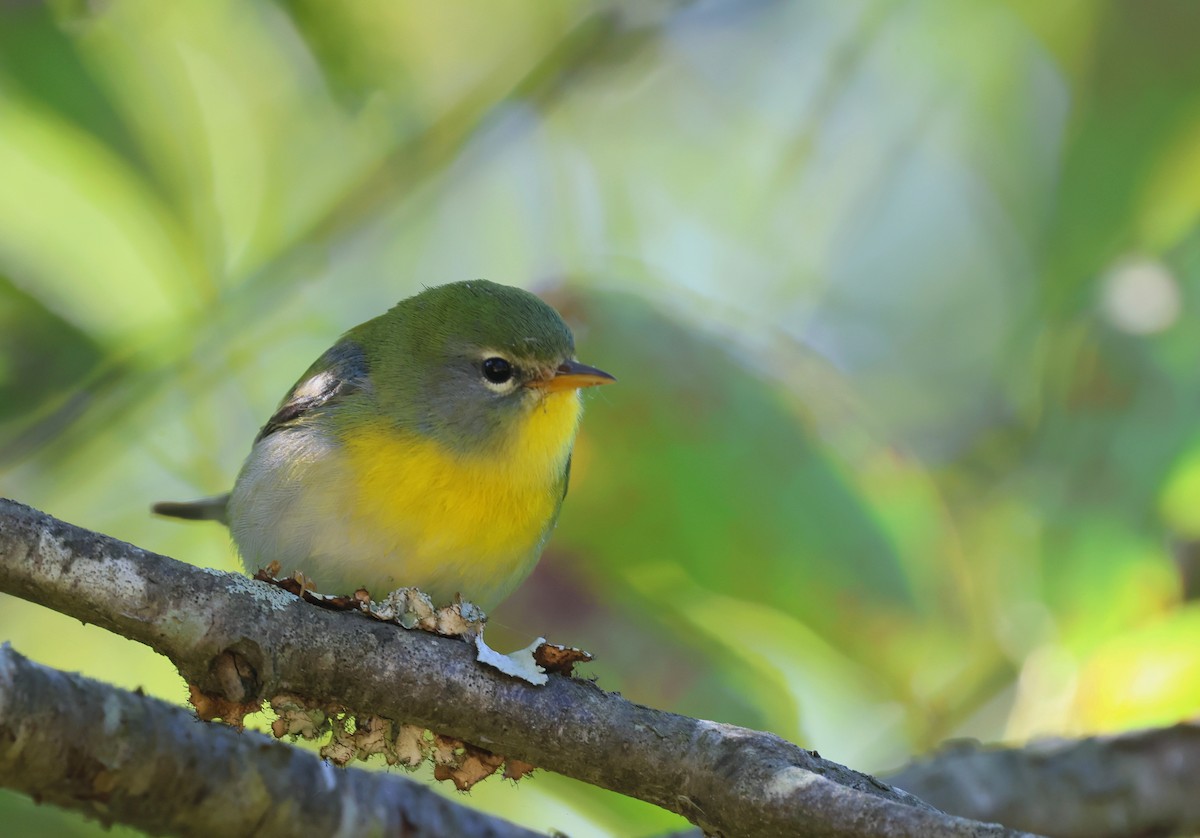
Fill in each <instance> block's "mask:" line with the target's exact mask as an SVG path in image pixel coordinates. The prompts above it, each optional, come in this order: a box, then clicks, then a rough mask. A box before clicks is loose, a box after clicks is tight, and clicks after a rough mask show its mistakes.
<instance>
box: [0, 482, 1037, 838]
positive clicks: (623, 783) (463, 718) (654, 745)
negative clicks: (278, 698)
mask: <svg viewBox="0 0 1200 838" xmlns="http://www.w3.org/2000/svg"><path fill="white" fill-rule="evenodd" d="M0 591H2V592H7V593H11V594H15V595H17V596H20V597H23V598H25V599H28V600H30V601H33V602H37V603H40V604H42V605H44V606H46V607H48V608H53V609H54V610H56V611H60V612H62V613H64V614H68V615H70V616H73V617H76V618H78V619H80V620H84V621H86V622H91V623H95V624H97V625H100V626H103V627H105V628H107V629H109V630H110V631H114V632H116V633H118V634H121V635H123V636H125V637H128V638H130V639H133V640H136V641H138V642H140V643H145V644H146V645H148V646H150V647H151V648H153V649H154V650H156V651H158V652H159V653H161V654H163V655H165V656H167V657H168V658H170V659H171V661H172V662H173V663H174V664H175V666H176V667H178V669H179V671H180V673H181V674H182V675H183V676H184V677H185V678H186V679H187V680H188V681H189V682H190V683H192V684H194V685H196V686H198V687H199V688H200V689H202V690H203V691H205V692H206V693H210V694H213V695H217V696H222V697H223V698H225V699H227V700H228V701H230V702H234V703H246V702H249V703H252V704H253V703H257V702H258V701H260V700H261V699H264V698H270V697H272V696H275V695H277V694H280V693H291V694H296V695H301V696H306V697H308V698H311V699H314V700H318V701H321V702H331V703H334V704H338V705H341V706H344V707H346V708H349V709H352V710H354V711H355V712H356V713H359V714H374V715H378V716H383V717H385V718H389V719H395V720H398V721H401V722H405V723H408V724H415V725H420V726H423V727H427V728H430V729H432V730H434V731H436V732H438V733H440V734H444V735H449V736H453V737H456V738H458V739H463V740H465V741H467V742H470V743H473V744H474V745H477V746H480V747H483V748H486V749H488V750H490V751H493V752H495V753H500V754H505V755H507V756H509V757H514V758H517V759H520V760H524V761H526V762H530V763H533V764H534V765H537V766H539V767H542V768H547V769H551V770H553V771H557V772H559V773H561V774H565V775H567V776H571V777H575V778H577V779H580V780H584V781H586V782H589V783H593V784H595V785H598V786H601V787H603V788H607V789H611V790H613V791H616V792H619V793H621V794H625V795H629V796H631V797H636V798H640V799H642V800H646V801H649V802H650V803H653V804H656V805H658V806H661V807H663V808H664V809H668V810H670V811H672V812H678V813H680V814H682V815H683V816H685V817H686V818H688V819H689V820H691V821H692V822H693V823H695V824H697V825H698V826H700V827H701V828H702V829H704V830H705V831H707V832H709V833H711V834H716V835H729V836H733V835H746V836H759V835H761V836H767V835H790V836H795V835H809V836H818V837H822V838H823V837H824V836H831V837H833V836H844V837H845V838H850V837H851V836H854V837H855V838H856V837H857V836H867V835H870V836H884V837H885V838H886V836H926V837H927V838H938V836H1001V835H1014V834H1016V833H1013V832H1011V831H1009V830H1006V829H1004V828H1003V827H1000V826H997V825H994V824H982V823H978V822H973V821H968V820H965V819H961V818H957V817H952V816H948V815H945V814H943V813H942V812H939V811H938V810H936V809H934V808H933V807H931V806H929V805H928V804H926V803H924V802H922V801H921V800H919V799H918V798H916V797H914V796H913V795H911V794H908V793H907V792H903V791H899V790H897V789H894V788H892V787H890V786H888V785H886V784H884V783H882V782H880V781H879V780H876V779H874V778H872V777H868V776H866V775H864V774H861V773H859V772H856V771H852V770H851V769H849V768H846V767H844V766H841V765H838V764H837V763H834V762H830V761H829V760H825V759H822V758H820V757H819V756H818V755H817V754H815V753H814V752H810V751H806V750H804V749H802V748H799V747H797V746H795V745H793V744H791V743H789V742H786V741H784V740H783V739H780V738H779V737H777V736H774V735H772V734H768V733H761V732H757V731H752V730H746V729H744V728H738V727H734V726H731V725H724V724H718V723H715V722H708V721H701V720H697V719H691V718H687V717H684V716H679V715H676V714H673V713H666V712H662V711H659V710H653V709H650V708H647V707H642V706H639V705H636V704H633V703H631V702H629V701H626V700H624V699H623V698H621V697H620V696H618V695H615V694H613V693H607V692H605V691H603V690H601V689H600V688H598V687H597V686H595V685H594V684H592V683H589V682H587V681H580V680H577V679H573V678H568V677H563V676H559V675H553V676H551V678H550V681H549V683H548V684H546V685H545V686H539V687H535V686H532V685H530V684H527V683H524V682H521V681H516V680H513V679H511V678H509V677H507V676H504V675H501V674H499V673H497V672H494V671H492V670H489V669H486V668H484V667H482V666H481V665H479V664H478V663H477V662H476V661H475V659H474V654H473V649H472V647H471V646H469V645H467V644H465V643H462V642H460V641H457V640H452V639H448V638H444V637H437V636H434V635H430V634H427V633H424V632H417V631H406V630H403V629H400V628H399V627H397V626H394V625H390V624H385V623H380V622H377V621H374V620H371V619H369V618H367V617H365V616H363V615H360V614H357V613H344V612H333V611H327V610H323V609H320V608H315V607H313V606H312V605H310V604H308V603H305V602H303V601H302V600H300V599H297V598H296V597H294V596H292V595H290V594H288V593H286V592H284V591H282V590H279V589H278V588H275V587H272V586H270V585H267V584H265V583H261V582H255V581H252V580H250V579H247V578H245V577H243V576H238V575H234V574H228V573H221V572H217V571H213V570H205V569H202V568H196V567H193V566H191V565H187V564H183V563H181V562H178V561H175V560H174V559H169V558H167V557H165V556H160V555H157V554H155V553H150V552H148V551H145V550H142V549H140V548H137V547H134V546H131V545H129V544H125V543H123V542H120V541H117V540H115V539H112V538H108V537H106V536H103V535H100V534H97V533H94V532H90V531H88V530H84V529H81V528H79V527H75V526H72V525H70V524H67V523H64V522H62V521H59V520H56V519H54V518H52V517H50V516H48V515H45V514H44V513H41V512H38V511H36V510H33V509H30V508H28V507H25V506H22V505H20V504H17V503H14V502H12V501H4V500H0Z"/></svg>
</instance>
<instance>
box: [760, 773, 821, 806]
mask: <svg viewBox="0 0 1200 838" xmlns="http://www.w3.org/2000/svg"><path fill="white" fill-rule="evenodd" d="M820 782H822V780H821V777H820V776H818V775H817V774H814V773H812V772H811V771H805V770H804V769H803V768H798V767H797V766H795V765H789V766H788V767H787V768H785V769H783V770H782V771H776V772H775V776H774V777H772V778H771V780H770V782H769V783H767V785H766V787H765V788H764V789H763V793H764V794H765V795H766V797H767V798H774V799H782V798H785V797H790V796H792V795H793V794H795V793H796V792H798V791H800V790H802V789H805V788H807V787H808V786H811V785H815V784H816V783H820Z"/></svg>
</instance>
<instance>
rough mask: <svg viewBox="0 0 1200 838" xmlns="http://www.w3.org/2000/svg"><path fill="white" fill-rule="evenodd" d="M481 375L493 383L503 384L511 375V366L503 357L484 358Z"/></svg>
mask: <svg viewBox="0 0 1200 838" xmlns="http://www.w3.org/2000/svg"><path fill="white" fill-rule="evenodd" d="M483 377H484V378H486V379H487V380H488V381H490V382H492V383H493V384H503V383H504V382H506V381H508V380H509V379H510V378H512V377H513V367H512V364H510V363H509V362H508V361H506V360H504V359H503V358H485V359H484V362H483Z"/></svg>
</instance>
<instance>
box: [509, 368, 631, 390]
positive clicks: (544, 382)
mask: <svg viewBox="0 0 1200 838" xmlns="http://www.w3.org/2000/svg"><path fill="white" fill-rule="evenodd" d="M616 380H617V379H615V378H613V377H612V376H611V375H609V374H608V373H606V372H605V371H604V370H598V369H596V368H595V367H589V366H588V365H587V364H581V363H579V362H578V361H564V362H563V363H561V364H559V365H558V369H556V370H555V371H554V375H552V376H550V377H549V378H539V379H537V380H535V381H531V382H529V386H530V387H537V388H538V389H540V390H544V391H545V392H547V393H557V392H558V391H560V390H578V389H579V388H580V387H596V386H597V385H600V384H611V383H612V382H614V381H616Z"/></svg>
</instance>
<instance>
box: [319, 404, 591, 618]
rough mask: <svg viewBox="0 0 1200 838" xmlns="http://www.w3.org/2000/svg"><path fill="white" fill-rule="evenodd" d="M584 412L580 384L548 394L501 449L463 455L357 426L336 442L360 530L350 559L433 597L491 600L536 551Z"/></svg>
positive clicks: (558, 499)
mask: <svg viewBox="0 0 1200 838" xmlns="http://www.w3.org/2000/svg"><path fill="white" fill-rule="evenodd" d="M581 412H582V405H581V401H580V397H579V392H578V390H567V391H561V392H552V393H546V394H545V395H544V396H543V397H542V398H541V399H540V401H539V403H538V404H537V405H535V406H534V407H533V409H532V410H531V411H530V412H529V413H528V414H527V415H526V416H524V417H522V418H521V419H519V420H518V421H517V422H516V423H515V427H514V428H513V430H512V434H511V438H510V439H509V440H508V441H507V442H506V443H505V444H504V445H503V446H502V447H501V448H500V449H498V450H494V451H491V450H489V451H485V452H483V453H478V454H469V455H468V454H460V453H456V452H453V451H451V450H449V449H447V448H445V447H444V446H442V445H441V444H439V443H438V442H436V441H434V440H432V439H429V438H428V437H422V436H419V435H416V434H413V433H406V432H401V431H397V430H394V429H392V428H388V429H384V430H379V429H373V430H364V429H362V428H358V429H356V431H355V432H354V433H353V434H350V435H348V436H347V438H345V439H343V440H341V445H342V447H343V450H344V451H345V454H346V457H347V462H346V465H347V468H346V469H345V471H344V472H343V474H347V475H353V477H352V481H353V485H352V486H347V487H345V488H346V489H347V490H348V491H346V492H345V494H344V495H343V497H344V498H345V501H346V504H345V507H344V511H345V513H346V515H347V520H348V524H349V528H350V529H351V530H352V531H354V532H356V533H357V536H352V540H353V542H355V543H353V544H351V545H347V547H348V548H349V552H348V553H347V563H348V564H351V565H352V566H353V567H354V568H361V569H362V570H364V571H368V572H367V573H366V576H367V577H371V578H377V577H378V576H379V574H380V573H381V572H383V573H384V574H385V575H386V576H387V577H389V578H390V579H392V580H393V581H394V583H395V584H392V587H393V588H394V587H396V586H397V585H415V586H416V587H418V588H420V589H421V590H423V591H425V592H426V593H429V594H430V595H431V596H432V597H433V598H434V601H435V602H445V601H449V600H450V599H451V598H452V597H453V596H454V594H455V593H462V595H463V596H464V598H466V599H469V600H472V601H474V602H476V603H477V604H478V605H480V606H481V607H483V608H485V609H486V608H489V607H491V605H492V604H493V603H494V602H498V601H499V600H500V599H503V598H504V596H505V595H507V594H508V593H509V592H510V591H511V590H512V589H513V588H515V587H516V586H517V585H518V584H520V582H521V581H522V580H523V579H524V578H525V577H526V576H527V575H528V574H529V571H530V570H532V568H533V565H534V564H535V563H536V561H537V559H538V556H539V555H540V554H541V550H542V546H543V544H544V543H545V540H546V538H547V537H548V536H549V534H550V530H551V528H552V527H553V525H554V522H555V520H556V519H557V517H558V510H559V507H560V506H561V504H562V497H563V493H564V491H565V488H566V487H565V485H564V479H565V470H566V466H567V458H568V456H569V455H570V451H571V445H572V443H573V442H574V439H575V432H576V429H577V427H578V424H579V418H580V414H581ZM356 548H357V549H358V550H360V551H362V552H359V553H358V554H357V555H356V554H355V552H354V550H355V549H356ZM347 569H348V570H349V569H350V568H347ZM389 590H390V588H389ZM372 593H376V591H372Z"/></svg>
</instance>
